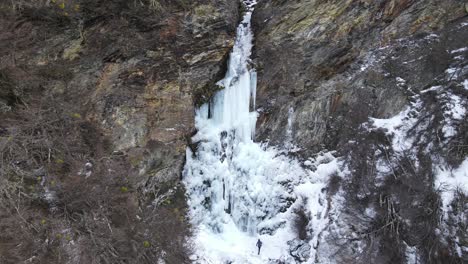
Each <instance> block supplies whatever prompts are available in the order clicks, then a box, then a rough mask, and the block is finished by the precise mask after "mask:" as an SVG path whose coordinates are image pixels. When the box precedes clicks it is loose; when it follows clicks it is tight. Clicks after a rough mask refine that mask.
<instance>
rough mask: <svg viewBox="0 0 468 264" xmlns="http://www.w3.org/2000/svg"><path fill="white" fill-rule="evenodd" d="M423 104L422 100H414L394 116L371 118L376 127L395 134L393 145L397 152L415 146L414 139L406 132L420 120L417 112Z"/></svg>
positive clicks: (390, 134)
mask: <svg viewBox="0 0 468 264" xmlns="http://www.w3.org/2000/svg"><path fill="white" fill-rule="evenodd" d="M421 104H422V103H421V101H420V100H417V101H416V102H412V103H411V105H410V106H408V107H407V108H406V109H405V110H403V111H402V112H400V113H399V114H398V115H396V116H394V117H392V118H388V119H377V118H370V120H371V121H372V122H373V126H374V127H376V128H383V129H386V134H387V135H389V136H393V138H392V147H393V149H394V150H395V151H396V152H403V151H405V150H408V149H410V148H411V147H412V146H413V143H414V142H413V139H412V138H408V137H407V136H406V134H407V132H408V131H409V130H410V129H411V128H412V127H413V126H414V125H415V124H416V122H417V121H418V119H417V115H416V114H415V113H418V111H419V110H418V109H420V108H421Z"/></svg>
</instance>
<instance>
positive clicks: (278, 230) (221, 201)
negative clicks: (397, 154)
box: [183, 1, 339, 263]
mask: <svg viewBox="0 0 468 264" xmlns="http://www.w3.org/2000/svg"><path fill="white" fill-rule="evenodd" d="M244 4H245V6H246V9H247V11H246V12H245V14H244V17H243V20H242V22H241V23H240V25H239V27H238V29H237V39H236V42H235V45H234V47H233V50H232V52H231V54H230V60H229V65H228V70H227V73H226V76H225V78H224V79H223V80H221V81H220V82H219V85H222V86H223V87H224V89H223V90H221V91H219V92H218V93H217V94H216V95H215V96H214V98H213V99H212V100H211V102H210V103H207V104H205V105H203V106H201V107H200V108H199V109H197V111H196V118H195V125H196V128H197V130H198V132H197V134H196V135H195V136H194V137H193V139H192V140H193V142H196V144H197V150H196V151H195V153H193V152H192V151H191V150H190V149H187V162H186V165H185V168H184V172H183V175H184V184H185V186H186V189H187V197H188V205H189V210H190V218H191V220H192V223H193V225H194V227H195V229H196V231H195V235H194V237H193V241H192V243H193V246H194V248H195V254H194V255H193V256H192V257H193V259H192V260H193V261H194V262H195V263H266V262H268V261H269V260H283V261H286V262H288V263H293V262H294V261H295V260H294V257H293V256H294V253H291V252H292V251H294V252H297V251H298V250H297V248H299V246H300V249H301V252H300V255H301V256H299V257H300V258H304V257H309V259H311V260H313V259H314V256H313V254H314V252H315V250H312V252H309V251H310V248H311V247H312V248H313V247H316V246H317V244H318V240H319V239H320V237H319V234H320V233H321V231H322V230H323V229H324V228H325V227H326V225H327V221H329V220H328V219H327V217H326V214H327V211H328V206H329V205H328V204H327V202H326V201H325V200H326V199H325V198H326V197H325V193H324V191H323V190H324V187H325V185H326V181H327V178H328V176H330V175H331V174H334V173H336V172H337V170H338V167H339V166H338V161H337V160H336V159H335V158H334V157H333V156H332V155H331V154H326V155H325V156H326V157H325V158H323V157H322V158H317V159H315V160H312V161H307V164H309V165H312V166H309V168H310V167H313V168H314V169H313V170H311V169H304V168H303V166H302V164H300V162H299V161H297V160H295V159H291V158H289V157H287V156H286V155H285V154H284V151H279V150H277V149H275V148H271V147H267V146H265V145H262V144H259V143H256V142H254V141H253V138H254V134H255V124H256V119H257V112H256V111H255V96H256V72H255V70H253V69H252V68H251V67H250V65H249V64H250V54H251V49H252V38H253V34H252V31H251V22H250V21H251V16H252V11H253V7H254V5H255V2H253V1H244ZM287 129H288V128H285V130H287ZM289 129H290V128H289ZM288 133H289V132H288ZM288 140H289V141H292V139H288ZM291 144H292V142H291ZM298 210H303V211H305V212H306V213H307V214H309V215H310V219H311V221H310V222H309V224H308V226H307V229H308V231H309V234H311V236H310V237H309V239H307V241H300V242H298V240H297V234H296V233H297V232H294V231H293V226H292V222H293V221H294V217H296V215H297V211H298ZM258 238H260V239H261V240H262V241H263V247H262V251H261V254H260V255H257V251H256V250H257V249H256V246H255V243H256V241H257V239H258ZM288 242H289V243H288ZM292 245H296V246H297V247H296V248H295V249H291V247H292ZM308 245H310V246H308ZM291 254H292V255H293V256H292V255H291Z"/></svg>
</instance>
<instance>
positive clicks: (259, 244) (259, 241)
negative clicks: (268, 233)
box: [257, 238, 263, 255]
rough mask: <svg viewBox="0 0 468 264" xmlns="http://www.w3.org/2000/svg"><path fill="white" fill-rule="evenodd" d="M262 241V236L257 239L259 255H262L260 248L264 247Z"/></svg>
mask: <svg viewBox="0 0 468 264" xmlns="http://www.w3.org/2000/svg"><path fill="white" fill-rule="evenodd" d="M262 244H263V243H262V241H261V240H260V238H259V239H258V241H257V247H258V255H260V248H262Z"/></svg>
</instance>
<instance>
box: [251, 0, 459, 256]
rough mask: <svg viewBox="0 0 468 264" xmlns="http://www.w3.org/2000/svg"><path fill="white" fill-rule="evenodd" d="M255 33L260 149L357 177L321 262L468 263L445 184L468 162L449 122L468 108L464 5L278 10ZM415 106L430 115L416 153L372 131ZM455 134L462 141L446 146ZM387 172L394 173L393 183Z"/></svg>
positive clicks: (416, 129)
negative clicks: (445, 177)
mask: <svg viewBox="0 0 468 264" xmlns="http://www.w3.org/2000/svg"><path fill="white" fill-rule="evenodd" d="M254 22H255V23H254V27H255V34H256V42H255V52H256V59H255V63H256V66H257V70H258V81H259V83H258V91H257V101H258V102H257V105H258V107H259V112H260V117H259V122H258V124H257V131H258V133H257V140H259V141H265V140H267V141H269V142H270V143H272V144H274V145H278V146H283V147H286V148H289V149H291V146H290V145H291V143H292V144H293V145H295V146H296V147H297V148H294V153H293V154H294V155H295V156H297V157H299V159H301V158H304V159H307V158H308V157H310V156H312V155H314V153H317V152H320V151H336V155H338V156H340V157H342V158H343V160H345V163H346V164H347V165H346V166H347V169H348V170H349V174H348V176H347V177H345V178H343V179H341V181H338V182H339V183H338V184H339V185H341V190H342V194H343V197H345V199H346V203H345V205H344V207H343V208H344V209H343V210H342V211H341V212H340V216H339V217H335V218H333V217H332V220H331V223H330V227H329V229H327V235H325V234H323V236H322V237H327V238H326V239H324V240H323V241H322V243H321V244H319V245H318V248H317V254H318V256H317V257H316V261H318V262H319V263H328V262H327V261H331V262H332V263H334V262H337V263H346V262H348V263H349V262H350V263H364V262H369V261H370V263H406V262H408V263H419V262H418V261H422V262H421V263H444V262H450V263H462V262H464V261H466V259H467V256H468V253H467V252H466V250H463V248H466V245H467V244H466V239H465V237H466V231H463V228H464V227H463V226H464V225H463V224H462V223H463V222H464V221H466V219H465V220H463V219H460V218H457V217H459V214H458V213H453V212H454V211H457V210H458V211H457V212H460V210H461V211H465V212H466V208H465V209H461V208H462V207H457V206H455V205H453V208H452V209H453V210H452V209H450V210H452V213H453V215H452V216H451V217H449V218H453V219H458V220H456V221H452V222H451V224H449V226H448V227H447V221H441V220H440V219H441V218H443V217H442V215H444V214H445V213H443V212H441V210H445V209H443V206H442V204H441V203H439V202H440V200H439V199H440V197H441V196H440V195H441V192H443V191H441V189H440V186H439V187H438V186H437V184H436V182H435V178H437V176H436V172H435V170H436V169H435V168H436V167H437V166H438V165H436V164H440V162H441V161H444V162H442V163H444V164H445V163H449V164H450V165H447V166H448V167H450V168H451V169H456V168H458V166H460V164H461V163H462V162H463V160H464V159H465V158H466V153H467V152H466V125H465V124H464V123H463V122H461V121H460V119H456V118H455V119H451V118H452V117H451V115H450V114H447V113H446V111H447V108H448V109H451V108H454V109H455V108H457V106H456V104H459V105H461V106H460V107H461V108H462V109H464V107H466V104H467V103H468V102H467V101H466V98H467V95H466V90H464V89H466V88H464V87H465V86H464V80H465V79H466V78H467V75H466V73H467V71H466V57H467V54H466V43H468V42H467V40H468V39H467V36H468V34H467V31H468V27H467V26H466V25H467V23H468V21H467V13H466V11H465V10H464V4H463V3H461V2H459V1H451V0H447V1H316V0H301V1H276V0H271V1H269V0H266V1H261V2H260V3H259V4H258V6H257V8H256V12H255V14H254ZM431 87H439V88H440V90H438V89H439V88H437V89H436V88H434V89H435V90H437V92H435V91H432V90H431V91H430V92H428V91H426V90H427V89H429V88H431ZM452 95H453V97H451V96H452ZM458 97H460V98H464V99H460V100H461V101H458V99H453V98H458ZM418 98H420V99H418ZM431 98H432V99H431ZM436 98H438V99H436ZM443 98H452V99H453V100H456V101H457V102H458V103H454V102H452V103H447V102H446V101H445V100H449V101H450V100H452V99H443ZM418 100H420V101H418ZM419 104H421V105H422V106H421V107H420V106H418V107H420V108H418V107H416V105H419ZM444 105H445V106H444ZM447 105H450V106H447ZM407 106H414V107H415V109H418V110H414V111H416V112H417V113H419V114H416V112H411V114H408V116H407V117H406V119H404V120H405V121H403V125H402V127H406V125H407V124H409V125H408V127H410V128H408V129H406V128H405V129H406V130H405V132H404V133H406V134H405V138H406V139H408V140H409V141H408V142H412V145H411V147H409V148H408V149H405V150H404V151H403V150H401V149H400V148H398V147H395V145H392V143H391V142H392V140H393V142H395V140H401V138H398V139H395V138H396V137H397V135H396V134H397V133H396V132H395V133H393V132H394V131H393V132H389V131H386V132H385V131H383V130H378V129H377V130H373V129H370V131H369V124H370V123H372V122H371V121H370V120H372V119H370V118H377V119H388V118H391V117H393V116H396V115H400V116H401V115H403V114H401V113H403V112H402V111H404V110H405V109H406V107H407ZM411 109H413V108H411ZM444 109H446V110H444ZM412 111H413V110H412ZM454 111H455V110H454ZM399 113H400V114H399ZM422 113H424V114H422ZM411 118H415V120H418V121H414V123H411V122H410V121H409V120H410V119H411ZM441 120H445V121H441ZM447 122H448V123H450V124H451V126H452V127H453V131H455V132H454V133H453V134H451V136H447V138H443V136H440V133H442V132H441V131H444V130H446V128H445V129H444V126H446V125H447ZM444 124H445V125H444ZM399 129H400V128H399ZM423 131H424V132H423ZM438 135H439V136H438ZM455 146H457V147H455ZM461 146H465V147H461ZM401 148H403V147H401ZM453 148H456V149H457V151H455V152H456V153H455V152H453V151H452V150H453ZM298 149H299V150H298ZM410 149H411V151H410ZM451 149H452V150H451ZM409 152H411V153H413V154H410V153H409ZM382 164H384V165H382ZM385 164H390V165H389V168H390V169H388V168H387V169H388V170H387V171H382V167H386V166H387V165H385ZM411 164H413V165H411ZM415 164H416V165H415ZM410 168H411V169H410ZM384 175H386V176H387V177H388V178H385V176H384ZM382 179H387V180H386V181H385V182H384V183H383V182H382ZM334 184H335V185H336V182H335V183H334ZM330 188H331V189H332V188H336V186H334V187H332V186H330ZM333 193H335V191H334V192H333ZM409 197H412V198H409ZM437 197H439V198H437ZM460 197H461V198H457V199H458V200H463V199H464V198H463V197H465V196H463V195H461V196H460ZM333 199H334V198H333V195H330V201H334V200H333ZM411 199H412V200H411ZM457 199H455V200H457ZM410 200H411V202H410ZM458 200H457V201H458ZM332 203H333V202H332ZM455 208H458V209H455ZM423 215H424V217H423ZM437 219H438V220H437ZM449 222H450V221H449ZM416 223H417V224H416ZM441 230H444V231H441ZM448 230H452V231H448ZM441 232H442V234H441ZM448 234H451V235H448ZM454 234H457V235H454ZM455 237H456V238H455ZM456 241H458V242H456ZM414 261H416V262H414Z"/></svg>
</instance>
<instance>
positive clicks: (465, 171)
mask: <svg viewBox="0 0 468 264" xmlns="http://www.w3.org/2000/svg"><path fill="white" fill-rule="evenodd" d="M435 187H436V189H438V188H440V189H441V190H442V193H441V197H442V204H443V210H444V212H445V213H447V212H448V211H449V206H450V203H451V202H452V200H453V198H454V194H455V192H456V191H457V190H458V191H461V192H463V193H465V194H466V195H468V158H466V159H465V160H464V161H463V162H462V164H461V165H460V166H459V167H458V168H456V169H452V170H450V169H447V168H446V167H445V166H441V165H440V166H438V167H437V168H436V180H435Z"/></svg>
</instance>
